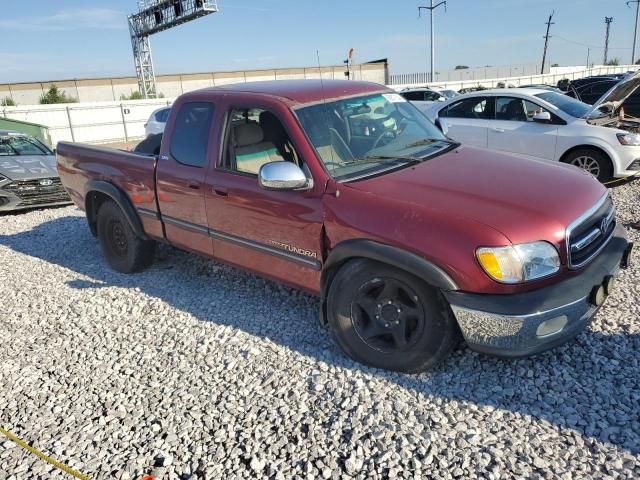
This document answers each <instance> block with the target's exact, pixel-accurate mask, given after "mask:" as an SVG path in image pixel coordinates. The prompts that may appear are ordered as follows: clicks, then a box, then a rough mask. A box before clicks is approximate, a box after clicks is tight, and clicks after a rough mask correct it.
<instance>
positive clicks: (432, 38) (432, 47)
mask: <svg viewBox="0 0 640 480" xmlns="http://www.w3.org/2000/svg"><path fill="white" fill-rule="evenodd" d="M440 5H444V11H445V12H446V11H447V0H443V1H442V2H440V3H437V4H435V5H434V4H433V0H431V6H430V7H427V6H424V7H418V18H420V14H421V13H422V9H424V10H429V13H431V62H430V63H431V79H430V80H431V82H433V81H434V80H435V78H434V76H433V74H434V64H435V44H434V26H433V23H434V22H433V11H434V10H435V9H436V8H438V7H439V6H440Z"/></svg>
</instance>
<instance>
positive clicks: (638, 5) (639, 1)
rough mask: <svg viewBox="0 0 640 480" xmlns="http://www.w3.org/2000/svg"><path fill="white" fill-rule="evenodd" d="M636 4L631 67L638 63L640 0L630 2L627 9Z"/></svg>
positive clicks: (630, 0)
mask: <svg viewBox="0 0 640 480" xmlns="http://www.w3.org/2000/svg"><path fill="white" fill-rule="evenodd" d="M632 3H635V4H636V23H635V25H634V29H633V48H632V49H631V65H635V63H636V60H637V59H636V41H637V40H638V14H639V13H640V0H629V1H628V2H627V7H631V4H632Z"/></svg>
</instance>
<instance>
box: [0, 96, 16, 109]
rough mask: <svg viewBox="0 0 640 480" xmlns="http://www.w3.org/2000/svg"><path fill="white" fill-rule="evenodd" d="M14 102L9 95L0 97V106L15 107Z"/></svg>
mask: <svg viewBox="0 0 640 480" xmlns="http://www.w3.org/2000/svg"><path fill="white" fill-rule="evenodd" d="M15 106H16V102H14V101H13V98H11V97H4V98H0V107H15Z"/></svg>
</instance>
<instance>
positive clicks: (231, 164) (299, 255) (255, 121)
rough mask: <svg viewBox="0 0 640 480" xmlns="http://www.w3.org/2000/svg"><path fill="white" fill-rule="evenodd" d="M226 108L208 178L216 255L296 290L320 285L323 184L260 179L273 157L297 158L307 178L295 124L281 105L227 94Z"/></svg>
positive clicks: (210, 213)
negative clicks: (269, 186)
mask: <svg viewBox="0 0 640 480" xmlns="http://www.w3.org/2000/svg"><path fill="white" fill-rule="evenodd" d="M226 110H227V113H226V128H225V129H224V130H223V131H225V132H226V135H225V138H224V139H223V147H222V150H221V152H220V156H219V158H218V161H217V162H214V163H216V165H215V167H214V168H213V169H212V170H211V171H210V172H209V174H208V175H207V179H206V185H207V186H206V193H205V203H206V211H207V219H208V224H209V232H210V235H211V236H212V238H213V251H214V256H215V257H216V258H218V259H220V260H222V261H225V262H227V263H230V264H233V265H237V266H240V267H242V268H245V269H248V270H250V271H254V272H257V273H260V274H262V275H265V276H268V277H275V278H280V279H287V281H288V283H290V284H292V285H294V286H297V287H299V288H303V289H307V290H314V289H317V285H318V282H319V278H320V269H321V261H322V253H321V238H322V236H321V231H322V220H323V216H322V204H321V196H322V193H323V190H324V185H322V182H315V184H314V187H313V188H312V189H311V190H308V191H270V190H265V189H263V188H261V187H260V185H259V183H258V173H259V170H260V167H261V166H262V165H264V164H265V163H267V162H270V161H290V162H294V163H296V164H298V166H300V167H301V169H302V170H303V171H305V173H306V174H307V176H311V173H310V171H309V169H308V168H307V167H306V165H305V161H304V158H302V156H301V154H300V153H299V152H300V149H299V148H297V146H296V141H295V140H294V137H293V136H292V135H290V133H289V132H290V131H291V130H293V129H295V130H297V131H299V127H297V124H296V123H295V120H294V119H293V117H292V115H291V113H290V112H289V111H288V110H287V109H286V108H283V107H281V106H280V105H279V104H278V103H274V104H273V105H271V104H269V103H268V101H265V102H264V103H261V104H260V105H257V104H256V103H252V102H251V101H249V100H245V99H232V98H231V99H230V102H229V103H228V104H227V105H226ZM283 118H284V119H285V120H284V121H283ZM274 119H275V120H274Z"/></svg>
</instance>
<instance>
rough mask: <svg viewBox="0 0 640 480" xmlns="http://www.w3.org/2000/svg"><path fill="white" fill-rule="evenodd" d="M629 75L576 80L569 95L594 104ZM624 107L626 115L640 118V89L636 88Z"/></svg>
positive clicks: (571, 85) (570, 87) (570, 85)
mask: <svg viewBox="0 0 640 480" xmlns="http://www.w3.org/2000/svg"><path fill="white" fill-rule="evenodd" d="M627 77H628V75H626V74H617V75H609V76H601V77H587V78H581V79H578V80H574V81H573V82H571V83H570V84H569V86H568V90H567V95H569V96H570V97H573V98H576V99H578V100H580V101H582V102H584V103H588V104H589V105H592V104H594V103H596V102H597V101H598V100H600V98H601V97H602V96H604V95H606V93H607V92H608V91H609V90H611V89H612V88H613V87H615V86H616V85H617V84H618V83H620V82H621V81H622V80H623V79H624V78H627ZM622 107H623V108H624V112H625V115H627V116H630V117H636V118H640V91H637V90H636V91H635V92H633V93H632V94H631V95H629V96H628V98H627V99H626V100H625V101H624V103H623V104H622Z"/></svg>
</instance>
